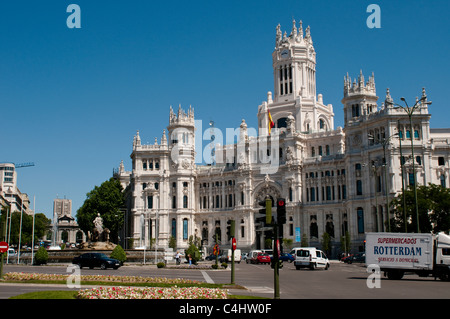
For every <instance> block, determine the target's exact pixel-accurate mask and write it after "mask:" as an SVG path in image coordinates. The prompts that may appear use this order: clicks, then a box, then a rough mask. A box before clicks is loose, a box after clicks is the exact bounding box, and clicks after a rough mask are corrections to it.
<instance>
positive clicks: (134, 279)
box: [3, 272, 201, 285]
mask: <svg viewBox="0 0 450 319" xmlns="http://www.w3.org/2000/svg"><path fill="white" fill-rule="evenodd" d="M69 276H70V275H56V274H38V273H19V272H9V273H6V274H5V275H4V276H3V279H4V280H14V281H33V280H44V281H63V280H67V278H68V277H69ZM72 276H73V275H72ZM80 280H81V281H105V282H121V283H144V284H145V283H149V284H174V285H176V284H200V283H201V282H200V281H197V280H190V279H183V278H172V279H169V278H165V277H140V276H104V275H80Z"/></svg>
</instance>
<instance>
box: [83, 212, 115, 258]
mask: <svg viewBox="0 0 450 319" xmlns="http://www.w3.org/2000/svg"><path fill="white" fill-rule="evenodd" d="M93 223H94V229H93V230H92V233H91V232H88V242H84V243H81V245H80V249H96V250H110V249H114V248H115V247H116V245H115V244H113V243H111V242H110V241H109V233H110V231H109V229H108V228H105V227H103V218H102V217H101V216H100V213H98V214H97V217H95V219H94V220H93Z"/></svg>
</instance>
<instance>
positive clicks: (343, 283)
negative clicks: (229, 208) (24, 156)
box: [0, 262, 450, 299]
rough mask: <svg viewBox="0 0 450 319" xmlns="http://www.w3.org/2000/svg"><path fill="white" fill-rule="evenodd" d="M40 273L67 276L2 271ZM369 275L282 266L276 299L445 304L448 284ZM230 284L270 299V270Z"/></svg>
mask: <svg viewBox="0 0 450 319" xmlns="http://www.w3.org/2000/svg"><path fill="white" fill-rule="evenodd" d="M13 271H17V272H39V273H57V274H68V273H67V265H62V266H17V265H5V266H4V272H5V273H6V272H13ZM81 274H82V275H84V274H103V275H119V276H120V275H122V276H124V275H129V276H149V277H167V278H187V279H194V280H200V281H205V282H214V283H229V282H230V279H231V272H230V270H218V271H215V270H209V269H208V270H198V269H184V270H179V269H157V268H156V267H154V266H150V265H144V266H139V265H128V266H124V267H121V268H119V269H118V270H112V269H110V270H103V271H102V270H100V269H84V268H83V269H82V270H81ZM368 276H369V274H368V273H367V272H366V269H365V267H362V266H361V265H359V264H353V265H347V264H343V263H338V262H335V263H332V264H331V267H330V269H329V270H309V269H302V270H296V269H295V268H294V266H293V265H292V264H285V266H284V267H283V268H282V269H281V270H280V292H281V299H442V298H444V299H448V298H450V282H442V281H440V280H436V281H435V280H434V279H433V278H419V277H418V276H416V275H405V277H404V279H402V280H399V281H392V280H387V279H384V278H382V279H381V281H380V287H381V288H372V289H370V288H368V287H367V278H368ZM235 283H236V284H239V285H242V286H245V287H246V288H247V290H246V291H239V292H237V291H232V293H239V294H248V295H255V296H264V297H268V298H273V296H274V292H273V270H272V269H271V268H270V266H267V265H252V264H245V263H241V264H237V265H236V272H235ZM44 289H49V290H55V289H58V290H59V289H68V288H66V287H65V286H64V285H63V286H61V285H60V286H56V287H54V286H50V287H49V286H45V287H43V286H40V285H15V284H14V285H11V284H1V285H0V298H3V299H4V298H9V297H10V296H13V295H18V294H21V293H24V292H29V291H34V290H44Z"/></svg>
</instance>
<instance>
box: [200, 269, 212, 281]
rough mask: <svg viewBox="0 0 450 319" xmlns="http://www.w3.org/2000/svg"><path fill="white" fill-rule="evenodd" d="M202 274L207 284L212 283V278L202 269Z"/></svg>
mask: <svg viewBox="0 0 450 319" xmlns="http://www.w3.org/2000/svg"><path fill="white" fill-rule="evenodd" d="M202 275H203V278H205V280H206V282H207V283H208V284H213V283H214V280H212V279H211V277H209V275H208V274H207V273H206V271H203V270H202Z"/></svg>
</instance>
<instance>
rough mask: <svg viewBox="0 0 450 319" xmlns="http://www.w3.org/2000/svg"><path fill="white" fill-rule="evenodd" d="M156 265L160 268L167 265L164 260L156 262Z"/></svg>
mask: <svg viewBox="0 0 450 319" xmlns="http://www.w3.org/2000/svg"><path fill="white" fill-rule="evenodd" d="M156 267H158V268H164V267H166V264H165V263H163V262H159V263H157V264H156Z"/></svg>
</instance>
